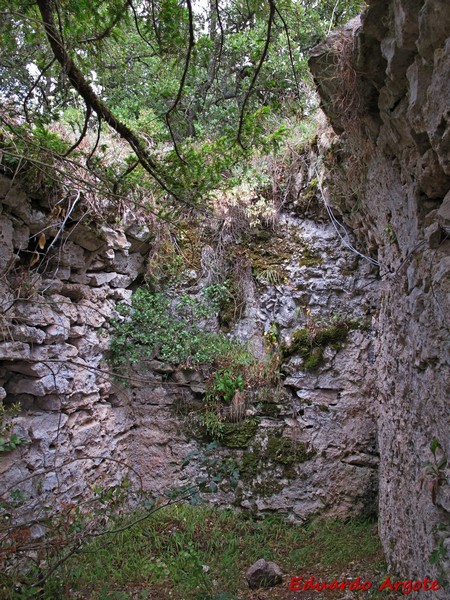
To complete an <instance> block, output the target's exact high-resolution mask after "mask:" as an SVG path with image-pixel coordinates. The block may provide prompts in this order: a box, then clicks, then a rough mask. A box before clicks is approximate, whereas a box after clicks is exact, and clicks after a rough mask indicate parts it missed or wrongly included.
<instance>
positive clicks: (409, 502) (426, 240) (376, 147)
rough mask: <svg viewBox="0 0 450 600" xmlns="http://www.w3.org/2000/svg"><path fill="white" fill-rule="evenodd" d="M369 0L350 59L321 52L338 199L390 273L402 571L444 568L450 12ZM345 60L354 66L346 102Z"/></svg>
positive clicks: (444, 7)
mask: <svg viewBox="0 0 450 600" xmlns="http://www.w3.org/2000/svg"><path fill="white" fill-rule="evenodd" d="M369 4H370V7H369V9H368V11H367V12H366V13H365V15H363V17H362V23H361V26H360V27H359V28H356V29H353V30H351V31H349V30H348V29H347V30H343V31H341V32H340V33H338V34H335V35H337V38H338V39H339V40H340V43H341V45H344V46H346V47H352V49H353V50H352V51H351V53H350V54H349V55H348V56H347V59H346V62H345V64H342V63H341V62H339V57H337V56H336V49H337V44H336V41H335V40H334V41H333V39H330V41H329V43H327V42H325V44H324V45H322V46H321V47H318V48H317V49H316V52H315V53H314V54H315V55H314V56H313V58H312V59H311V61H310V65H311V69H312V72H313V74H314V76H315V79H316V82H317V84H318V89H319V92H320V94H321V97H322V102H323V106H324V108H325V111H326V112H327V113H328V115H329V117H330V120H331V123H332V125H333V127H334V128H335V130H336V132H337V133H338V134H340V138H339V139H337V140H336V141H335V148H336V150H337V149H338V148H339V153H336V154H335V155H334V157H331V158H330V160H329V164H328V166H329V168H330V169H332V170H333V172H334V176H333V178H332V179H333V181H332V183H331V185H330V188H329V190H328V193H329V195H330V199H331V201H332V203H333V204H334V205H335V206H336V209H337V210H338V205H339V209H340V210H342V211H343V212H344V213H346V214H347V215H349V214H351V216H347V220H348V222H349V223H350V225H351V226H352V228H353V230H354V232H355V233H356V236H357V238H358V239H359V242H360V243H364V244H365V245H366V248H367V249H368V251H369V252H372V255H373V256H375V257H376V258H377V260H378V261H379V263H380V264H381V271H382V277H383V280H382V286H381V311H380V314H379V318H378V337H377V343H376V346H375V351H374V357H375V360H374V364H373V367H372V368H373V369H374V371H375V372H376V373H377V375H376V379H375V385H374V388H373V390H372V393H371V399H369V402H370V403H371V404H372V405H373V406H374V409H375V414H376V422H377V439H378V445H379V451H380V491H379V493H380V532H381V536H382V540H383V544H384V548H385V551H386V554H387V557H388V560H389V563H390V567H391V568H393V569H396V570H397V572H398V573H399V574H401V576H402V577H403V578H405V577H408V578H414V577H417V576H420V577H421V576H422V575H425V574H430V573H433V574H434V575H435V576H436V577H437V578H439V576H442V573H443V572H445V570H447V573H448V567H449V566H450V555H448V548H449V538H450V514H449V506H448V503H447V502H446V500H445V498H447V497H448V490H449V485H450V481H449V471H448V467H447V469H445V468H441V469H440V472H439V473H436V474H435V478H436V481H439V485H438V488H439V489H438V493H437V494H436V495H435V494H434V493H431V492H430V489H431V488H432V487H433V484H432V482H431V481H430V476H429V475H427V472H426V471H424V465H425V464H426V463H429V462H432V463H433V461H434V460H435V459H434V457H433V455H432V452H431V450H430V444H431V442H432V441H433V440H438V442H439V443H440V447H439V449H438V450H437V452H436V460H438V461H439V460H441V459H443V458H446V459H447V460H448V459H449V458H450V436H449V423H450V404H449V395H448V384H449V379H448V374H449V354H448V315H449V290H450V277H449V276H450V268H449V267H450V264H449V251H450V239H449V231H450V220H449V217H450V214H449V206H450V204H449V203H450V192H449V187H450V180H449V173H450V171H449V166H450V165H449V161H450V147H449V141H450V119H449V115H450V89H449V85H450V78H449V72H450V37H449V36H450V12H449V10H448V3H447V2H445V1H444V0H414V1H409V0H408V1H407V0H390V1H387V2H386V1H384V0H383V1H381V0H372V1H371V2H370V3H369ZM339 69H340V71H339ZM339 72H340V73H341V74H342V72H345V73H347V74H348V73H353V74H354V75H355V77H354V79H353V89H352V93H351V97H348V98H349V100H351V101H352V102H350V103H349V104H347V106H346V109H347V110H345V111H344V110H343V108H342V97H343V93H344V92H343V89H342V85H341V83H340V82H341V81H342V77H341V78H340V79H339V77H337V76H336V75H338V74H339ZM368 89H371V90H372V91H373V94H372V96H371V97H369V96H368V95H367V94H366V91H367V90H368ZM338 197H340V198H341V200H339V199H338ZM342 198H345V200H344V201H342ZM356 202H358V203H359V207H358V208H357V207H356ZM435 483H436V482H435ZM430 486H431V487H430ZM439 548H440V549H441V558H440V560H439V561H438V564H437V565H432V564H430V557H431V555H432V553H433V552H434V551H436V550H437V549H439ZM446 552H447V555H446ZM445 597H446V595H445V592H443V591H440V592H436V598H442V599H443V598H445Z"/></svg>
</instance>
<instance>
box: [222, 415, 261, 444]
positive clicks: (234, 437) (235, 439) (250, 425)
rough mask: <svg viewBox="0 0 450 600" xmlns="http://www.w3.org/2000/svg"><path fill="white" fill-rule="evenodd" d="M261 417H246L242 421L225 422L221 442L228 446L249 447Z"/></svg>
mask: <svg viewBox="0 0 450 600" xmlns="http://www.w3.org/2000/svg"><path fill="white" fill-rule="evenodd" d="M258 426H259V419H245V420H244V421H241V422H240V423H224V426H223V434H222V438H221V440H220V441H221V443H222V445H223V446H227V447H228V448H247V446H248V445H249V442H250V440H251V439H252V438H253V437H254V436H255V434H256V432H257V431H258Z"/></svg>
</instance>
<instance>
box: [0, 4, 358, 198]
mask: <svg viewBox="0 0 450 600" xmlns="http://www.w3.org/2000/svg"><path fill="white" fill-rule="evenodd" d="M363 4H364V3H363V2H362V1H361V0H352V1H344V0H338V1H337V2H336V1H335V0H333V1H332V0H321V1H320V2H314V3H312V2H306V1H302V2H294V1H293V0H282V1H280V2H278V3H277V10H278V11H279V13H278V15H277V16H276V19H275V23H274V25H275V26H274V27H273V28H272V34H271V39H270V45H269V52H268V53H267V56H266V59H265V61H264V64H262V66H261V69H260V71H259V75H258V80H257V81H256V85H255V86H254V89H251V87H250V85H251V82H253V79H254V76H255V74H256V69H257V68H258V65H259V62H260V59H261V56H262V54H263V49H264V47H265V44H266V37H267V20H268V15H269V5H268V3H260V2H245V3H244V2H240V1H239V2H233V3H225V4H220V3H214V2H211V3H209V4H207V5H205V7H203V9H204V10H194V11H193V13H192V15H189V7H188V5H187V4H186V3H185V2H178V1H177V0H162V1H160V2H151V3H143V2H137V3H131V2H130V3H123V2H121V1H120V0H112V1H106V0H93V2H87V1H85V0H83V1H80V2H76V1H75V0H68V1H67V2H65V3H64V10H55V7H56V5H54V3H52V2H48V8H49V9H50V13H53V15H52V18H53V20H54V21H55V22H57V27H58V31H59V34H60V36H61V39H62V40H63V44H64V49H65V51H66V52H67V54H68V55H69V56H70V58H71V59H72V60H74V62H75V64H76V67H77V68H78V70H79V72H80V73H81V75H82V76H83V77H84V79H85V80H86V82H87V84H89V85H91V87H92V89H93V91H94V92H95V93H96V94H97V95H98V97H99V98H100V99H101V102H102V103H103V104H104V106H105V107H106V108H107V109H108V110H110V111H112V112H113V113H114V116H115V117H116V118H117V119H119V120H120V121H121V122H122V123H123V124H124V125H126V126H128V127H129V128H130V129H131V130H133V131H134V133H136V134H137V135H138V136H140V137H141V140H142V144H143V146H145V147H146V148H148V149H149V151H151V153H152V154H153V155H154V158H155V164H156V167H155V169H156V171H157V179H159V181H162V182H164V183H165V184H166V185H169V187H170V188H171V190H172V191H173V192H174V193H176V194H177V196H178V198H179V199H188V200H190V201H194V202H200V201H204V199H205V198H206V197H207V196H208V194H209V193H210V192H211V190H214V189H217V188H224V187H227V185H228V183H229V181H228V177H227V173H228V172H229V171H230V169H232V167H233V165H236V164H241V165H245V164H246V163H247V162H248V158H249V154H250V151H249V150H247V149H244V148H243V147H242V146H241V145H240V144H239V143H237V141H236V134H237V130H238V128H239V130H240V133H241V135H240V137H241V141H242V142H243V145H244V146H245V147H246V148H247V147H250V146H252V147H258V148H259V149H260V150H261V151H264V152H268V151H272V150H274V149H276V148H277V146H279V145H280V143H281V142H282V141H283V140H284V138H285V136H286V124H285V122H284V119H285V118H288V117H290V116H292V115H296V114H300V113H302V112H303V111H305V112H307V111H308V110H309V109H310V106H311V93H310V92H309V91H308V86H309V83H310V77H309V74H308V70H307V54H308V51H309V49H310V48H311V47H312V46H314V45H315V43H317V41H319V40H320V39H321V38H323V37H324V36H325V35H326V33H327V32H328V30H329V29H330V27H334V26H337V25H339V24H340V23H342V22H344V21H346V20H348V19H349V18H351V17H352V16H354V15H355V14H356V13H357V12H358V11H359V10H360V9H361V7H362V6H363ZM0 5H1V12H2V19H1V21H0V39H1V52H2V56H1V60H0V79H1V80H2V89H3V90H4V96H5V98H8V102H7V103H6V108H5V107H4V108H5V110H7V111H10V114H9V115H8V116H11V115H12V118H11V119H8V120H9V125H7V126H5V127H3V126H4V125H5V122H3V123H2V131H0V135H1V133H3V134H4V135H9V134H10V133H11V132H12V135H13V142H12V144H11V145H7V147H6V149H7V151H8V152H9V153H11V154H17V151H18V150H21V152H20V156H23V157H25V158H27V159H31V158H34V155H35V150H36V149H37V148H38V147H39V145H42V146H43V147H44V148H45V149H46V150H47V151H51V152H52V153H54V156H57V157H59V158H61V156H62V155H63V154H64V152H65V151H67V149H68V148H69V146H70V145H71V144H72V143H73V142H74V141H75V140H76V139H77V137H78V136H79V135H80V133H81V131H83V130H84V125H85V124H86V126H87V127H86V129H87V131H86V133H87V139H88V143H87V144H84V146H83V144H81V145H80V146H79V147H78V148H77V150H76V154H78V156H79V157H80V156H82V157H83V159H87V163H88V168H89V170H94V171H95V172H96V174H98V175H101V177H100V179H101V181H102V183H105V184H106V185H108V182H109V184H110V186H111V187H113V186H114V183H115V182H116V181H117V178H118V177H119V179H120V183H121V185H123V186H126V185H127V182H130V183H132V182H133V181H134V179H135V178H136V175H137V172H138V170H135V171H133V173H130V174H128V175H127V176H126V177H124V178H122V177H120V174H121V173H123V172H124V171H125V170H126V168H127V166H129V165H128V164H127V160H128V159H127V158H126V157H125V155H126V152H123V149H122V148H121V149H120V151H119V152H115V153H113V154H114V158H112V156H111V154H110V155H108V153H107V152H105V151H102V147H103V148H105V146H107V145H108V144H109V143H110V142H111V140H106V141H105V137H104V136H105V135H106V134H105V130H107V126H106V124H105V119H103V130H102V135H101V139H100V144H99V145H97V146H96V145H95V138H96V135H97V125H98V119H97V116H96V115H95V114H94V113H92V115H91V118H88V119H87V120H86V122H85V117H86V105H85V102H84V101H83V100H81V98H80V97H79V96H78V94H77V93H76V92H75V91H74V89H72V88H71V85H70V82H68V80H67V77H66V76H65V72H64V71H65V68H66V66H65V65H61V64H60V63H59V61H58V60H56V61H55V60H54V58H55V56H54V55H53V52H52V49H51V47H50V45H49V40H48V39H47V36H46V34H45V29H44V27H43V23H42V15H41V13H40V10H39V9H38V7H37V6H36V4H35V3H32V2H26V3H23V2H20V1H19V0H12V1H10V2H6V0H0ZM190 16H191V17H192V30H191V28H190ZM191 34H192V35H193V39H190V38H191ZM52 61H53V62H52ZM71 83H72V84H73V79H72V82H71ZM85 91H86V90H85ZM244 98H245V100H246V102H245V104H246V107H245V114H241V108H242V106H243V101H244ZM10 109H11V110H10ZM88 116H89V115H88ZM60 119H61V121H60V123H58V125H57V126H56V122H57V121H58V120H60ZM19 123H20V124H22V123H30V124H31V123H32V124H33V126H32V127H30V129H29V131H28V133H27V135H26V136H25V137H24V136H22V135H21V133H20V129H21V128H22V125H19ZM56 129H58V131H56ZM53 136H55V137H53ZM69 139H70V142H69ZM131 145H132V146H133V144H131ZM21 146H24V147H23V151H22V148H21ZM93 147H96V150H95V152H94V154H93V155H91V150H92V149H93ZM30 151H31V152H30ZM11 154H7V153H5V155H4V158H3V164H8V165H9V162H10V161H11V160H13V162H14V161H16V162H15V163H14V164H12V165H11V171H13V169H14V168H15V167H17V165H18V164H19V165H21V163H20V160H19V162H17V160H18V159H17V158H16V157H14V158H13V157H12V156H11ZM82 162H85V161H82ZM49 164H54V161H53V160H50V161H49ZM21 166H22V168H23V165H21ZM66 168H68V165H67V164H66V165H65V166H64V167H63V168H62V171H64V170H65V169H66ZM60 176H63V173H62V172H61V165H58V171H56V170H54V171H53V177H54V178H55V179H58V178H59V177H60ZM140 180H141V184H142V185H144V186H148V187H149V189H150V190H151V193H152V194H154V195H156V196H157V197H158V198H159V199H160V200H161V199H162V198H163V196H165V194H162V193H161V190H160V189H159V188H158V186H157V185H156V183H155V182H154V181H153V182H150V183H149V178H148V177H147V175H146V174H145V173H144V172H143V169H140ZM113 189H114V188H113Z"/></svg>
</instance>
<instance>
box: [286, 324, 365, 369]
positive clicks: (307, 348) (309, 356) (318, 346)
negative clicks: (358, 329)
mask: <svg viewBox="0 0 450 600" xmlns="http://www.w3.org/2000/svg"><path fill="white" fill-rule="evenodd" d="M352 323H353V322H349V323H336V324H333V325H330V326H328V327H322V328H319V329H318V330H316V331H315V332H312V331H309V330H308V329H306V328H303V329H298V330H297V331H295V332H294V333H293V335H292V337H291V342H290V344H281V345H280V353H281V358H282V360H286V359H287V358H289V357H290V356H301V357H302V358H303V359H304V364H303V367H304V369H305V370H307V371H314V369H317V367H319V366H320V365H321V364H322V362H323V353H324V350H325V348H326V347H327V346H331V347H332V348H334V349H336V350H338V349H339V348H341V346H342V343H343V342H344V341H345V340H346V339H347V337H348V333H349V330H350V329H355V327H354V326H352Z"/></svg>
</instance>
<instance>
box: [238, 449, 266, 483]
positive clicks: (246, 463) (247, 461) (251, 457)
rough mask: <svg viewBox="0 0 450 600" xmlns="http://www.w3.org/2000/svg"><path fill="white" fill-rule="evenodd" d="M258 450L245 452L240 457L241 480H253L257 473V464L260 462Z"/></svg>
mask: <svg viewBox="0 0 450 600" xmlns="http://www.w3.org/2000/svg"><path fill="white" fill-rule="evenodd" d="M258 454H259V449H255V450H254V451H253V452H245V453H244V454H243V456H242V463H241V466H240V468H239V473H240V475H241V478H242V479H243V480H246V481H248V480H251V479H254V478H255V477H256V475H257V473H258V464H259V460H260V458H261V457H260V456H259V455H258Z"/></svg>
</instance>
